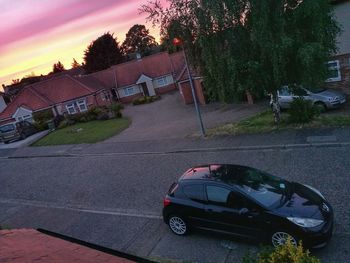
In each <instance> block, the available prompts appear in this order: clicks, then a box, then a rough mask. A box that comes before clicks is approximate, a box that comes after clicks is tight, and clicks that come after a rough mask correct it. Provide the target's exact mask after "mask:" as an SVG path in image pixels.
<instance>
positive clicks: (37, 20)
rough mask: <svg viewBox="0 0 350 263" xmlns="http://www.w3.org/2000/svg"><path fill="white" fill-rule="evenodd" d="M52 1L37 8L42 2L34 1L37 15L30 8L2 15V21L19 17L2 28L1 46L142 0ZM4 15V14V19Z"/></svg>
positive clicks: (0, 33) (0, 31)
mask: <svg viewBox="0 0 350 263" xmlns="http://www.w3.org/2000/svg"><path fill="white" fill-rule="evenodd" d="M50 2H51V1H50ZM52 2H54V1H52ZM52 2H51V5H48V4H47V3H46V4H44V5H42V6H38V7H37V8H35V7H36V5H40V3H39V2H37V3H33V8H34V11H33V13H34V14H35V16H33V14H32V13H31V9H30V8H28V9H26V10H20V11H14V10H9V11H8V12H6V13H5V14H4V15H0V21H6V19H7V17H10V19H11V18H12V19H13V17H18V19H17V20H16V21H14V23H13V24H12V25H10V26H8V27H6V28H0V35H2V36H6V37H4V38H1V39H0V46H2V45H8V44H10V43H12V42H15V41H17V40H19V39H24V38H27V37H33V36H35V35H38V34H40V33H43V32H45V31H47V30H52V29H54V28H56V27H58V26H60V25H62V24H66V23H69V22H71V21H74V20H76V19H79V18H81V17H84V16H86V15H89V14H93V13H96V12H100V11H101V10H105V9H110V8H114V7H116V6H120V7H121V8H122V6H124V5H125V3H127V4H131V3H133V2H140V1H138V0H131V1H130V0H129V1H115V0H103V1H95V0H73V1H72V0H70V1H69V0H65V1H60V2H59V5H58V6H57V5H53V4H52ZM18 12H19V13H18ZM2 16H4V19H3V18H2ZM21 17H24V19H21Z"/></svg>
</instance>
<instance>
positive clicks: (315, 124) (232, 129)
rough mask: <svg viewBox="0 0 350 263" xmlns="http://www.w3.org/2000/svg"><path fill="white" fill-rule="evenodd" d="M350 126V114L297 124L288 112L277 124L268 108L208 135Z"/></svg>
mask: <svg viewBox="0 0 350 263" xmlns="http://www.w3.org/2000/svg"><path fill="white" fill-rule="evenodd" d="M343 126H350V115H344V114H342V115H335V114H321V115H320V116H318V117H316V118H315V120H313V121H312V122H310V123H307V124H295V123H290V122H289V121H288V113H286V112H283V113H282V114H281V122H280V124H279V126H276V125H275V124H274V121H273V113H272V111H271V110H267V111H265V112H263V113H260V114H258V115H256V116H253V117H251V118H248V119H245V120H242V121H240V122H237V123H230V124H226V125H223V126H219V127H216V128H213V129H209V130H208V131H207V135H208V136H217V135H238V134H253V133H266V132H272V131H277V130H281V129H300V128H322V127H343Z"/></svg>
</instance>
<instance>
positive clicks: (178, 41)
mask: <svg viewBox="0 0 350 263" xmlns="http://www.w3.org/2000/svg"><path fill="white" fill-rule="evenodd" d="M173 44H174V45H175V46H180V45H181V46H182V51H183V54H184V59H185V66H186V70H187V75H188V79H189V82H190V86H191V91H192V97H193V101H194V106H195V108H196V113H197V118H198V123H199V128H200V133H201V135H202V137H205V130H204V125H203V120H202V115H201V110H200V108H199V105H198V101H197V94H196V91H195V89H194V84H193V79H192V75H191V70H190V68H189V66H188V60H187V54H186V51H185V47H184V46H183V45H182V41H181V40H180V39H178V38H174V40H173Z"/></svg>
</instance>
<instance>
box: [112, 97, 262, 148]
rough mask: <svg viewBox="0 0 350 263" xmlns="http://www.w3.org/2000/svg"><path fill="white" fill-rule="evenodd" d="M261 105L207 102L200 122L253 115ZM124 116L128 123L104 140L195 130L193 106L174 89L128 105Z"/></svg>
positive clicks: (176, 135)
mask: <svg viewBox="0 0 350 263" xmlns="http://www.w3.org/2000/svg"><path fill="white" fill-rule="evenodd" d="M264 108H266V105H264V104H257V105H247V104H218V103H214V104H208V105H204V106H201V111H202V117H203V123H204V126H205V127H206V128H212V127H215V126H218V125H221V124H225V123H228V122H234V121H238V120H241V119H243V118H246V117H249V116H252V115H255V114H256V113H258V112H260V111H262V110H263V109H264ZM123 114H124V116H127V117H129V118H131V119H132V124H131V126H130V127H129V128H128V129H126V130H125V131H124V132H122V133H121V134H119V135H117V136H115V137H113V138H111V139H109V140H107V141H106V142H126V141H144V140H162V139H174V138H183V137H186V136H188V135H191V134H193V133H196V132H198V131H199V124H198V120H197V115H196V112H195V108H194V105H185V104H184V103H183V101H182V99H181V97H180V94H179V93H178V92H173V93H170V94H165V95H163V96H162V99H161V100H159V101H156V102H154V103H151V104H146V105H138V106H133V105H128V106H126V108H125V110H124V111H123Z"/></svg>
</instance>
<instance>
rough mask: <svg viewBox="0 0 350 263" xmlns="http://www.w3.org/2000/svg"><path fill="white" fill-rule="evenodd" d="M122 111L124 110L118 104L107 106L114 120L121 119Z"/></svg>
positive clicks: (122, 106)
mask: <svg viewBox="0 0 350 263" xmlns="http://www.w3.org/2000/svg"><path fill="white" fill-rule="evenodd" d="M122 109H124V105H122V104H120V103H113V104H112V105H110V106H109V110H110V111H111V112H112V114H113V116H114V117H115V118H121V117H122V113H121V111H122Z"/></svg>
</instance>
